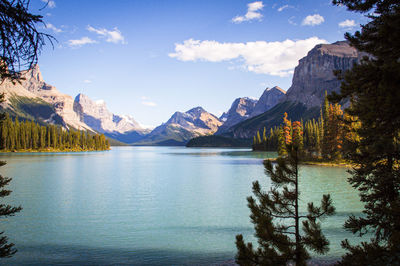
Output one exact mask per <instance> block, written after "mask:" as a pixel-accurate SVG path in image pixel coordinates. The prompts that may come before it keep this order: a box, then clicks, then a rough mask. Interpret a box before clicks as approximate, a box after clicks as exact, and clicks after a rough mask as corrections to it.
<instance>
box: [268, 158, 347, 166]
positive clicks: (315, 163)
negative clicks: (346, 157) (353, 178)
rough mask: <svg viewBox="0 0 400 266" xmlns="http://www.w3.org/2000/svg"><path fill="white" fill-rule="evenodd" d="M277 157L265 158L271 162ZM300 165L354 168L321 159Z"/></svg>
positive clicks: (303, 162) (342, 163)
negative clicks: (320, 160)
mask: <svg viewBox="0 0 400 266" xmlns="http://www.w3.org/2000/svg"><path fill="white" fill-rule="evenodd" d="M276 159H277V158H267V159H265V160H270V161H271V162H276ZM300 165H311V166H326V167H343V168H352V167H353V165H351V164H349V163H345V162H339V163H337V162H323V161H322V162H319V161H302V162H300Z"/></svg>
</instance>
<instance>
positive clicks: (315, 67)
mask: <svg viewBox="0 0 400 266" xmlns="http://www.w3.org/2000/svg"><path fill="white" fill-rule="evenodd" d="M364 55H365V54H364V53H360V52H358V51H357V50H356V49H355V48H353V47H351V46H350V45H349V44H348V43H347V42H345V41H341V42H335V43H333V44H319V45H317V46H315V47H314V48H313V49H312V50H311V51H310V52H308V54H307V56H306V57H304V58H302V59H300V61H299V65H298V66H297V67H296V68H295V70H294V75H293V81H292V86H291V87H290V88H289V90H288V91H287V93H286V97H283V98H282V99H281V102H284V101H293V102H301V103H303V104H305V105H306V106H307V107H313V106H319V105H320V104H321V103H322V101H323V99H324V95H325V91H327V92H328V94H329V93H331V92H332V91H336V92H338V91H339V90H340V83H341V82H340V81H339V80H338V79H337V78H336V77H335V76H334V74H333V71H334V70H343V71H345V70H348V69H351V68H352V67H353V65H354V64H355V63H358V62H359V61H360V59H361V58H362V57H363V56H364Z"/></svg>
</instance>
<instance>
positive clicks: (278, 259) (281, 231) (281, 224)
mask: <svg viewBox="0 0 400 266" xmlns="http://www.w3.org/2000/svg"><path fill="white" fill-rule="evenodd" d="M298 124H300V122H298ZM299 129H300V126H297V123H296V127H295V130H294V132H295V134H296V136H295V137H294V142H293V143H290V144H287V145H286V149H287V151H288V154H287V157H278V159H277V165H276V166H275V167H274V166H273V165H272V163H271V161H269V160H266V161H264V167H265V172H266V174H267V175H268V176H270V177H271V181H272V187H271V189H270V191H269V192H267V193H266V192H264V191H262V190H261V186H260V184H259V182H258V181H255V182H254V183H253V193H254V195H255V197H256V198H257V200H258V201H257V200H255V199H254V198H253V197H248V198H247V201H248V206H249V208H250V211H251V215H250V218H251V221H252V223H253V224H254V228H255V236H256V237H257V238H258V248H256V249H255V248H253V245H252V243H247V244H245V242H244V240H243V236H242V235H237V236H236V247H237V250H238V252H237V255H236V262H237V263H238V264H239V265H287V264H288V263H290V262H294V263H295V264H296V265H298V266H299V265H306V261H307V260H308V259H309V258H310V255H309V253H308V251H307V249H309V250H313V251H315V252H317V253H320V254H324V253H326V252H327V251H328V250H329V241H328V240H327V239H326V238H325V237H324V235H323V234H322V231H321V225H320V223H319V222H318V220H319V219H322V218H324V217H326V216H329V215H332V214H334V212H335V208H334V207H333V206H332V200H331V198H330V196H329V195H324V196H323V198H322V200H321V206H320V207H316V206H314V204H313V203H309V204H308V214H307V215H302V214H300V213H299V194H300V191H299V189H298V185H299V161H300V158H299V146H298V145H299V142H298V141H299V140H300V139H301V138H299V136H300V135H301V132H300V131H299ZM301 221H302V230H303V234H302V233H300V222H301Z"/></svg>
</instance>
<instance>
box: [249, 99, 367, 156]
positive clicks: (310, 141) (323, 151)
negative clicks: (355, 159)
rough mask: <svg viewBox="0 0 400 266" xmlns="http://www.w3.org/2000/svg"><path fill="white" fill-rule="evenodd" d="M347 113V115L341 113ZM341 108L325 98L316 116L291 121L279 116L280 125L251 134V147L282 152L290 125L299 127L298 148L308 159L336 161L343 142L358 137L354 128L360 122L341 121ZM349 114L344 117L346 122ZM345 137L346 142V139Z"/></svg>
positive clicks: (288, 134)
mask: <svg viewBox="0 0 400 266" xmlns="http://www.w3.org/2000/svg"><path fill="white" fill-rule="evenodd" d="M345 115H346V116H347V114H345ZM343 116H344V115H343V111H342V110H341V106H340V105H339V104H331V103H329V101H328V99H327V97H325V101H324V104H323V106H322V108H321V115H320V117H319V118H318V119H312V120H308V121H306V122H303V121H295V122H293V123H292V122H291V121H290V120H289V119H288V117H287V114H286V113H285V115H284V117H283V124H282V125H281V126H279V127H275V128H273V129H271V130H270V132H269V134H267V132H266V129H265V128H264V131H263V133H262V136H261V135H260V132H257V135H256V136H254V140H253V150H263V151H278V153H279V155H284V154H285V150H284V147H285V143H290V142H291V139H290V138H291V136H292V135H293V125H294V124H295V123H296V124H298V125H299V126H300V129H301V131H300V133H301V149H302V153H303V157H305V158H308V159H322V160H340V159H342V157H343V154H342V153H343V145H346V143H347V142H348V141H350V140H351V141H357V138H358V136H356V135H355V134H354V129H356V128H357V127H359V126H360V124H359V123H358V122H357V121H356V119H354V120H353V122H352V123H350V124H349V123H347V124H346V123H344V119H343ZM349 118H350V117H346V120H347V121H349V120H351V119H349ZM347 140H348V141H347Z"/></svg>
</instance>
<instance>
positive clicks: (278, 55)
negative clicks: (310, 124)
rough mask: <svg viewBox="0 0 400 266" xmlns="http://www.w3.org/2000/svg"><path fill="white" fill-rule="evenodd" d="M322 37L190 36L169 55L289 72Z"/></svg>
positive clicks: (276, 73)
mask: <svg viewBox="0 0 400 266" xmlns="http://www.w3.org/2000/svg"><path fill="white" fill-rule="evenodd" d="M320 43H327V41H325V40H323V39H319V38H317V37H311V38H308V39H305V40H295V41H293V40H289V39H288V40H285V41H282V42H265V41H256V42H246V43H220V42H217V41H208V40H205V41H199V40H193V39H189V40H186V41H184V42H183V43H176V44H175V52H174V53H170V54H169V56H170V57H172V58H176V59H178V60H180V61H207V62H223V61H234V62H235V63H239V64H241V66H242V67H243V68H244V69H246V70H247V71H251V72H255V73H261V74H269V75H273V76H281V77H284V76H288V75H290V74H292V73H293V69H294V68H295V67H296V65H297V64H298V60H299V59H300V58H302V57H304V56H305V55H306V54H307V52H308V51H309V50H311V49H312V48H313V47H314V46H315V45H317V44H320Z"/></svg>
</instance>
